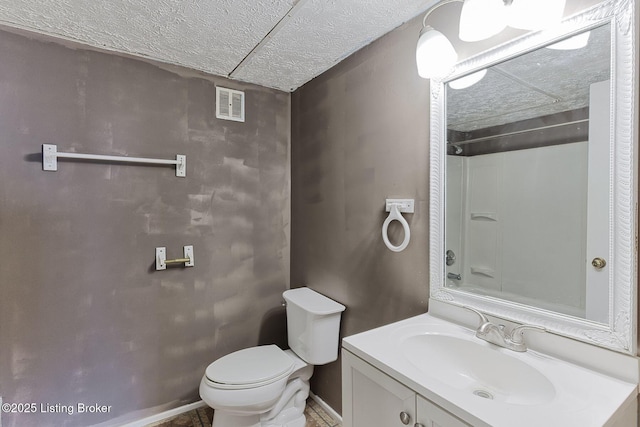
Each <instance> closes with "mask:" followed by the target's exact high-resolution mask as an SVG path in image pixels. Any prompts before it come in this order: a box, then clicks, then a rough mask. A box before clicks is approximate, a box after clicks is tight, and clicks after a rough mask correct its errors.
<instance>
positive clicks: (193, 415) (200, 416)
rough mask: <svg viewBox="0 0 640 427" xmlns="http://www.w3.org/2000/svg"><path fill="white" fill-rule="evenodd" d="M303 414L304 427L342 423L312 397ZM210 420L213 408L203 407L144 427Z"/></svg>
mask: <svg viewBox="0 0 640 427" xmlns="http://www.w3.org/2000/svg"><path fill="white" fill-rule="evenodd" d="M304 414H305V416H306V417H307V424H306V426H305V427H342V424H340V423H339V422H338V421H335V420H334V419H333V418H331V416H330V415H329V414H327V413H326V412H325V411H324V409H322V407H320V405H318V404H317V403H316V402H315V400H313V399H308V400H307V407H306V408H305V410H304ZM212 420H213V409H211V408H209V407H203V408H198V409H194V410H193V411H189V412H185V413H184V414H180V415H178V416H175V417H173V418H168V419H166V420H162V421H159V422H157V423H153V424H149V425H148V426H146V427H211V421H212Z"/></svg>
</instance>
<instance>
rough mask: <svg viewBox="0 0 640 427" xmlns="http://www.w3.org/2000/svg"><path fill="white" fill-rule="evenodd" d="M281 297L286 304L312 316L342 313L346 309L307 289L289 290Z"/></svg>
mask: <svg viewBox="0 0 640 427" xmlns="http://www.w3.org/2000/svg"><path fill="white" fill-rule="evenodd" d="M282 296H283V297H284V299H285V300H286V301H287V304H294V305H297V306H298V307H300V308H302V309H303V310H306V311H308V312H310V313H312V314H319V315H327V314H335V313H340V312H342V311H344V310H345V308H346V307H345V306H344V305H342V304H340V303H337V302H335V301H334V300H332V299H330V298H327V297H325V296H324V295H322V294H319V293H317V292H316V291H314V290H312V289H309V288H307V287H303V288H295V289H289V290H288V291H284V292H283V294H282Z"/></svg>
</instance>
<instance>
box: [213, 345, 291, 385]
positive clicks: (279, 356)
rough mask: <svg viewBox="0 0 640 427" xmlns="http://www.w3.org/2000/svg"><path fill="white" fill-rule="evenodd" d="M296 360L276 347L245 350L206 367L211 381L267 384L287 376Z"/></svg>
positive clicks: (235, 383) (228, 355)
mask: <svg viewBox="0 0 640 427" xmlns="http://www.w3.org/2000/svg"><path fill="white" fill-rule="evenodd" d="M293 366H294V361H293V359H291V358H290V357H289V356H287V354H286V353H285V352H284V351H282V350H280V348H278V346H275V345H263V346H258V347H251V348H245V349H243V350H238V351H235V352H233V353H230V354H227V355H226V356H223V357H221V358H220V359H218V360H216V361H215V362H213V363H212V364H210V365H209V366H208V367H207V370H206V371H205V375H206V376H207V378H208V379H209V380H210V381H213V382H215V383H219V384H228V385H248V384H260V385H262V384H265V383H269V382H271V381H276V380H278V379H280V378H282V377H284V376H288V375H289V374H290V373H291V372H292V371H293Z"/></svg>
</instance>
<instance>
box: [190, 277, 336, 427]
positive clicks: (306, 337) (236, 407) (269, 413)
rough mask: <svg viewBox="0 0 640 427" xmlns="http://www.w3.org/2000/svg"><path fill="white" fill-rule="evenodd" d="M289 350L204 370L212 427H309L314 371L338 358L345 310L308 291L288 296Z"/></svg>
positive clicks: (243, 355)
mask: <svg viewBox="0 0 640 427" xmlns="http://www.w3.org/2000/svg"><path fill="white" fill-rule="evenodd" d="M282 296H283V297H284V299H285V301H286V302H287V330H288V333H287V335H288V342H289V347H290V348H291V349H290V350H282V349H280V348H279V347H278V346H275V345H263V346H257V347H251V348H245V349H243V350H238V351H236V352H233V353H230V354H227V355H226V356H223V357H221V358H220V359H218V360H216V361H215V362H213V363H212V364H210V365H209V366H208V367H207V369H206V370H205V374H204V376H203V377H202V381H200V397H201V398H202V400H203V401H204V402H205V403H206V404H207V405H209V406H211V407H212V408H213V409H214V414H213V427H304V426H305V422H306V420H305V416H304V408H305V404H306V400H307V397H308V396H309V379H310V378H311V375H312V374H313V366H314V365H324V364H326V363H330V362H333V361H335V360H336V359H337V358H338V343H339V339H338V334H339V330H340V317H341V315H342V312H343V311H344V309H345V307H344V306H343V305H342V304H339V303H337V302H335V301H333V300H331V299H329V298H327V297H325V296H324V295H321V294H319V293H317V292H315V291H313V290H311V289H309V288H306V287H305V288H296V289H290V290H287V291H285V292H284V293H283V294H282Z"/></svg>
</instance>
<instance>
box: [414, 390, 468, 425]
mask: <svg viewBox="0 0 640 427" xmlns="http://www.w3.org/2000/svg"><path fill="white" fill-rule="evenodd" d="M416 408H417V409H416V413H417V414H418V417H417V418H418V421H417V422H418V423H420V424H422V425H423V426H424V427H471V426H470V424H467V423H465V422H464V421H462V420H461V419H459V418H458V417H456V416H455V415H453V414H450V413H449V412H447V411H445V410H444V409H442V408H441V407H439V406H436V405H435V404H433V403H431V402H430V401H428V400H427V399H425V398H424V397H422V396H417V399H416Z"/></svg>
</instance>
